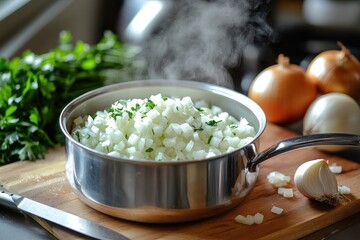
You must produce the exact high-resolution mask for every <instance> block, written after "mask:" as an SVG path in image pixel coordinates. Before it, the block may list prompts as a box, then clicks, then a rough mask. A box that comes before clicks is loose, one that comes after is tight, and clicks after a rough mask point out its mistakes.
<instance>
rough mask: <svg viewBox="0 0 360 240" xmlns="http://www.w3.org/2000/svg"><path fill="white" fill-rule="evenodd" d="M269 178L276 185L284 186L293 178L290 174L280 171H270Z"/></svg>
mask: <svg viewBox="0 0 360 240" xmlns="http://www.w3.org/2000/svg"><path fill="white" fill-rule="evenodd" d="M267 179H268V181H269V183H271V184H272V185H273V186H274V187H284V186H286V185H287V184H288V183H289V182H290V180H291V178H290V176H289V175H287V174H283V173H280V172H278V171H273V172H270V173H269V174H268V175H267Z"/></svg>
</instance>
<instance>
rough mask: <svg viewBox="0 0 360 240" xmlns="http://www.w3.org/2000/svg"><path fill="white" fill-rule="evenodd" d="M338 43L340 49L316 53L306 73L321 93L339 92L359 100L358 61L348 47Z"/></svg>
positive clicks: (359, 77) (359, 72) (359, 73)
mask: <svg viewBox="0 0 360 240" xmlns="http://www.w3.org/2000/svg"><path fill="white" fill-rule="evenodd" d="M339 45H340V47H341V50H328V51H324V52H322V53H320V54H319V55H317V56H316V57H315V58H314V59H313V60H312V61H311V62H310V64H309V66H308V68H307V71H306V74H307V75H308V76H309V78H310V80H311V81H312V82H313V83H315V84H316V85H317V87H318V89H319V91H320V92H321V93H322V94H324V93H330V92H340V93H345V94H347V95H349V96H351V97H353V98H354V99H355V100H356V101H360V62H359V60H358V59H357V58H356V57H355V56H353V55H352V54H351V53H350V51H349V49H347V48H346V47H345V46H344V45H342V44H341V43H339Z"/></svg>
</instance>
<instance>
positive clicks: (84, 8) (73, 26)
mask: <svg viewBox="0 0 360 240" xmlns="http://www.w3.org/2000/svg"><path fill="white" fill-rule="evenodd" d="M3 1H6V0H3ZM11 1H15V0H11ZM18 2H19V1H18ZM23 2H25V3H24V5H23V6H22V7H21V8H19V9H17V10H16V11H14V12H13V13H12V14H11V15H10V16H7V17H6V18H4V19H0V29H1V31H0V56H3V57H6V58H11V57H14V56H17V55H19V54H21V53H22V52H23V51H25V50H26V49H31V51H33V52H35V53H43V52H47V51H48V50H49V49H51V48H54V47H55V46H57V43H58V36H59V32H60V31H62V30H69V31H70V32H71V33H72V35H73V38H74V40H79V39H81V40H83V41H85V42H88V43H95V42H96V41H97V40H98V39H99V38H100V36H101V35H102V33H103V30H104V28H106V27H108V26H111V22H109V21H113V20H111V19H109V17H110V16H112V15H114V13H115V12H116V11H118V9H117V8H116V7H115V8H111V6H112V5H114V2H117V1H111V0H109V1H107V0H106V1H102V0H52V1H48V0H46V1H45V0H36V1H24V0H23ZM118 2H121V1H118ZM116 5H118V4H116ZM109 6H110V8H109Z"/></svg>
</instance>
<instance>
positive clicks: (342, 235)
mask: <svg viewBox="0 0 360 240" xmlns="http://www.w3.org/2000/svg"><path fill="white" fill-rule="evenodd" d="M270 127H271V132H269V131H265V133H264V137H265V140H269V139H270V138H271V139H272V138H274V140H273V141H276V140H277V139H276V138H278V136H272V135H274V134H273V133H276V132H283V130H282V128H279V127H276V126H272V125H270ZM270 133H271V134H270ZM285 133H286V135H287V136H290V135H292V133H288V132H285ZM309 151H310V152H312V150H309ZM61 152H62V151H61ZM294 152H296V151H294ZM62 154H63V153H62ZM307 154H308V153H307ZM293 156H295V155H292V154H289V158H293ZM320 156H322V155H320ZM338 157H339V158H340V157H343V158H346V159H348V160H351V161H353V162H356V163H359V162H360V150H359V148H351V149H350V150H347V151H344V152H343V153H341V154H339V156H336V157H335V159H337V158H338ZM45 161H47V160H46V159H45V160H44V161H42V160H40V161H38V164H39V163H40V164H41V166H42V167H44V166H46V162H45ZM60 161H63V159H60ZM271 161H272V160H271ZM276 161H277V159H275V160H274V163H275V164H276ZM264 163H265V165H264V167H265V169H266V168H268V165H266V163H267V161H266V162H264ZM16 164H17V165H18V166H20V165H19V163H16ZM20 164H22V163H20ZM61 164H62V163H61ZM25 165H31V164H29V163H26V164H25ZM353 167H355V168H358V166H356V165H355V166H353ZM3 169H4V168H2V169H1V168H0V170H3ZM7 169H11V166H10V167H9V168H7ZM25 169H26V168H24V169H23V170H25ZM268 170H269V169H268ZM15 171H16V169H15ZM2 172H3V173H2V174H1V171H0V182H1V181H3V180H4V179H5V180H6V175H8V174H7V172H5V171H2ZM4 173H5V175H4ZM14 174H19V173H14ZM29 174H30V173H29ZM19 176H21V177H23V178H27V177H26V173H21V175H19ZM57 177H59V176H58V175H57ZM260 177H261V178H264V174H262V176H260ZM61 178H63V177H61ZM11 181H13V180H11ZM19 181H20V180H19ZM61 181H65V179H62V180H61ZM265 181H266V180H265ZM265 181H264V180H263V179H260V181H259V180H258V182H262V183H261V185H263V184H264V183H265ZM35 184H36V183H35ZM20 185H21V184H20ZM21 187H24V186H20V188H18V190H19V191H20V192H21ZM34 188H35V187H34ZM14 189H16V188H14ZM10 190H11V189H10ZM23 190H24V189H23ZM265 190H266V189H265ZM255 191H256V190H255ZM262 191H263V189H262ZM24 194H25V195H30V196H31V195H32V194H30V192H26V191H25V192H24ZM251 194H253V193H251ZM355 194H357V193H355ZM265 195H266V194H265ZM34 196H36V195H35V194H34ZM356 196H357V195H356ZM249 197H250V199H248V200H246V201H247V202H250V200H251V198H252V196H249ZM264 197H266V196H264ZM356 198H357V197H356ZM39 199H40V198H39ZM72 199H73V197H72ZM75 200H76V199H75ZM354 200H356V199H354ZM49 201H50V200H49ZM356 201H357V200H356ZM246 204H247V205H250V204H248V203H246ZM356 206H358V205H353V209H358V207H356ZM354 207H355V208H354ZM85 208H86V206H85ZM85 208H84V209H85ZM245 208H246V207H245ZM235 210H236V209H235ZM236 211H238V210H236ZM240 211H241V208H240ZM338 213H339V212H338ZM340 214H341V213H340ZM226 215H230V217H227V216H226ZM85 216H86V215H85ZM234 216H235V215H234V214H232V215H231V214H229V213H226V214H225V216H220V217H219V218H220V219H221V218H222V219H223V220H224V219H226V218H229V219H230V222H229V223H228V225H231V224H233V223H231V219H232V218H233V217H234ZM347 216H348V217H346V218H344V219H342V220H340V221H337V222H335V223H334V224H331V225H329V226H327V227H323V228H322V229H319V230H318V231H315V232H311V233H310V234H308V235H306V236H302V238H301V239H304V240H312V239H333V240H335V239H354V236H360V209H359V210H356V211H355V212H354V214H353V215H352V214H347ZM0 219H1V221H0V232H1V233H2V234H1V237H2V238H1V239H4V240H7V239H11V240H14V239H15V240H16V239H52V238H53V237H52V236H51V235H49V234H48V233H47V232H46V231H45V230H43V229H42V228H41V227H40V226H39V225H37V223H35V222H34V221H33V220H32V219H30V218H28V217H26V216H25V215H22V214H21V213H16V212H12V211H10V210H7V209H3V208H1V210H0ZM229 219H228V220H229ZM300 220H301V219H300ZM204 221H209V222H210V224H214V221H215V220H214V219H210V220H204ZM211 221H212V222H211ZM199 224H200V225H201V223H199ZM136 227H138V225H134V228H136ZM236 227H237V226H236ZM254 227H256V226H254ZM264 227H265V225H264ZM185 228H186V226H185ZM239 228H241V226H239ZM159 230H160V229H159ZM214 231H215V230H214ZM165 232H167V230H166V231H165ZM169 236H171V235H169ZM169 236H168V237H169ZM175 238H176V237H175ZM203 239H205V237H204V238H203Z"/></svg>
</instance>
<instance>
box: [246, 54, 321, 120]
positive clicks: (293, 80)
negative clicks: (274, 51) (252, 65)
mask: <svg viewBox="0 0 360 240" xmlns="http://www.w3.org/2000/svg"><path fill="white" fill-rule="evenodd" d="M248 96H249V97H250V98H251V99H252V100H254V101H255V102H256V103H257V104H258V105H259V106H260V107H261V108H262V109H263V110H264V112H265V115H266V118H267V120H268V121H269V122H273V123H291V122H295V121H297V120H300V119H301V118H302V117H303V116H304V114H305V112H306V110H307V108H308V107H309V105H310V104H311V103H312V102H313V101H314V100H315V99H316V97H317V91H316V86H315V85H314V84H313V83H311V82H310V81H309V79H308V77H307V75H306V73H305V70H304V69H303V68H302V67H300V66H298V65H296V64H290V60H289V58H288V57H285V56H284V55H283V54H280V55H279V57H278V64H275V65H272V66H270V67H268V68H266V69H264V70H263V71H262V72H260V73H259V74H258V75H257V76H256V78H255V79H254V81H253V82H252V84H251V86H250V88H249V93H248Z"/></svg>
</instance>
